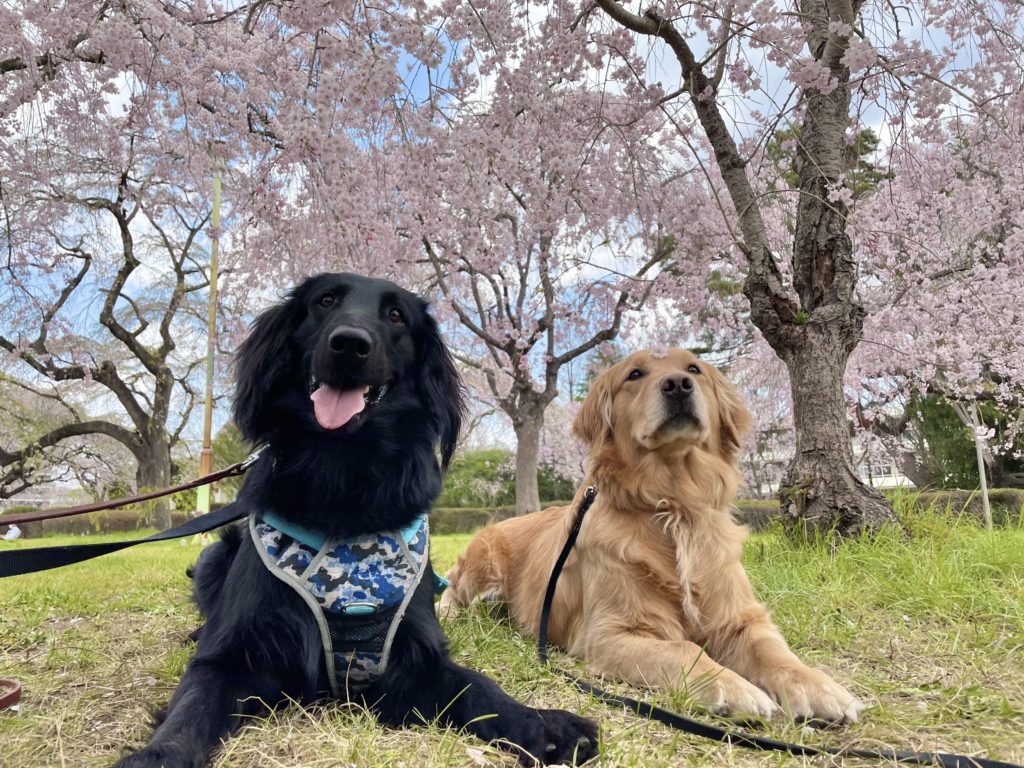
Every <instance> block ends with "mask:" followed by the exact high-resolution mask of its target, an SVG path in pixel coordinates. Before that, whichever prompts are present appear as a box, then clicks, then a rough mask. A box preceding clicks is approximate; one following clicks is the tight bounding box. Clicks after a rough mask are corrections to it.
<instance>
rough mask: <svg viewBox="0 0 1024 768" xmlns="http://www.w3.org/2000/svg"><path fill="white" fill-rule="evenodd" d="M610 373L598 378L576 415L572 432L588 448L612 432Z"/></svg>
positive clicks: (606, 372) (607, 372)
mask: <svg viewBox="0 0 1024 768" xmlns="http://www.w3.org/2000/svg"><path fill="white" fill-rule="evenodd" d="M608 374H609V371H605V372H604V373H603V374H601V375H600V376H598V377H597V379H596V380H595V381H594V383H593V384H591V385H590V391H589V392H587V397H586V398H585V399H584V400H583V405H581V406H580V410H579V413H577V414H576V421H574V422H573V425H572V432H573V434H574V435H576V437H578V438H579V439H580V440H582V441H583V442H584V443H586V444H587V445H588V446H591V445H594V444H596V443H597V442H599V441H600V440H601V439H603V438H604V436H605V435H606V434H608V433H609V432H611V428H612V392H611V385H610V383H609V382H610V381H611V379H610V378H609V376H608Z"/></svg>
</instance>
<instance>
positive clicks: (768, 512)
mask: <svg viewBox="0 0 1024 768" xmlns="http://www.w3.org/2000/svg"><path fill="white" fill-rule="evenodd" d="M889 498H890V500H891V501H892V502H893V503H894V504H895V506H896V508H897V510H898V511H902V512H903V513H904V514H905V513H906V512H908V511H909V512H912V511H924V510H928V509H932V510H934V511H936V512H941V513H945V514H949V515H954V516H956V515H968V516H970V517H974V518H976V519H978V520H979V521H980V520H981V519H982V504H981V494H979V493H978V492H977V491H958V490H952V491H896V492H893V493H892V494H890V496H889ZM989 501H990V502H991V505H992V520H993V522H994V523H995V525H1000V526H1007V525H1009V526H1024V489H1019V488H994V489H992V490H990V491H989ZM570 503H571V501H569V500H564V501H551V502H545V503H544V505H543V506H544V507H545V508H546V507H558V506H565V505H567V504H570ZM218 506H219V505H216V504H215V505H214V508H216V507H218ZM35 511H36V509H35V508H34V507H10V508H9V509H6V510H4V511H3V512H0V533H2V531H4V530H6V528H5V527H4V525H3V519H4V515H5V514H15V513H24V512H35ZM778 514H779V503H778V502H777V501H776V500H774V499H738V500H737V501H736V505H735V512H734V516H735V517H736V519H737V520H738V521H739V522H741V523H744V524H745V525H749V526H750V527H751V528H752V529H753V530H755V531H758V530H761V529H763V528H765V527H766V526H767V525H768V523H769V522H770V521H771V519H772V518H773V517H775V516H776V515H778ZM514 515H515V507H514V506H500V507H435V508H434V510H433V511H432V512H431V515H430V529H431V531H433V532H434V533H441V534H447V533H472V532H473V531H476V530H479V529H480V528H483V527H484V526H485V525H487V524H488V523H493V522H499V521H501V520H505V519H507V518H509V517H512V516H514ZM190 516H191V515H190V513H188V512H178V511H175V512H173V513H172V515H171V520H172V522H173V524H174V525H177V524H178V523H182V522H184V521H185V520H187V519H188V518H189V517H190ZM151 525H152V523H151V521H150V520H149V519H148V518H147V515H146V512H145V511H144V510H141V509H138V508H133V507H126V508H124V509H112V510H108V511H106V512H95V513H93V514H91V515H80V516H78V517H65V518H61V519H59V520H44V521H41V522H38V523H25V524H23V525H21V526H20V527H21V530H22V534H23V535H24V536H25V537H36V536H43V535H46V534H48V533H73V534H86V533H113V532H118V531H134V530H138V529H139V528H144V527H149V526H151Z"/></svg>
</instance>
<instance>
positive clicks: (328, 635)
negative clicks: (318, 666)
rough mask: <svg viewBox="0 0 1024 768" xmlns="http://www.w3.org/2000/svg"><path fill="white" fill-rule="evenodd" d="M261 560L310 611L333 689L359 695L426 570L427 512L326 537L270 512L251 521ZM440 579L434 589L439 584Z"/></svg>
mask: <svg viewBox="0 0 1024 768" xmlns="http://www.w3.org/2000/svg"><path fill="white" fill-rule="evenodd" d="M249 533H250V535H251V536H252V540H253V543H254V544H255V545H256V551H257V552H259V554H260V558H261V559H262V560H263V564H264V565H266V566H267V568H268V569H269V570H270V572H271V573H272V574H274V576H276V577H277V578H279V579H280V580H281V581H283V582H284V583H285V584H287V585H288V586H290V587H291V588H292V589H294V590H295V591H296V592H297V593H298V595H299V596H300V597H301V598H302V599H303V600H304V601H305V603H306V605H308V606H309V608H310V609H311V610H312V611H313V616H314V618H315V619H316V622H317V626H318V627H319V628H320V638H321V640H322V641H323V646H324V661H325V662H326V664H327V679H328V681H329V682H330V685H331V693H333V694H334V696H336V697H338V698H341V697H342V695H343V694H352V693H359V692H360V691H362V690H364V689H366V688H367V687H368V686H369V685H370V684H371V683H372V682H373V681H374V680H376V679H377V678H378V677H380V676H381V675H382V674H383V673H384V670H385V669H387V666H388V657H389V655H390V653H391V644H392V642H393V641H394V638H395V632H396V631H397V629H398V625H399V623H400V622H401V621H402V616H403V615H404V614H405V609H406V608H407V607H408V605H409V601H410V600H411V599H412V596H413V593H414V592H415V591H416V588H417V587H418V586H419V583H420V581H421V580H422V578H423V572H424V571H425V570H426V564H427V562H428V552H429V538H428V526H427V516H426V515H425V514H423V515H420V516H419V517H417V518H416V519H415V520H414V521H413V522H412V523H410V524H409V525H408V526H406V527H405V528H403V529H402V530H399V531H383V532H379V533H367V534H362V535H360V536H355V537H353V538H350V539H325V538H324V537H323V536H322V535H319V534H317V533H316V532H315V531H311V530H309V529H306V528H303V527H301V526H298V525H295V524H293V523H287V522H285V521H283V520H281V518H279V517H277V516H276V515H273V514H271V513H265V514H263V515H259V516H257V515H253V516H250V518H249ZM445 584H446V582H444V580H443V579H439V580H438V581H437V582H436V583H435V587H436V588H438V589H439V591H440V590H443V589H444V586H445Z"/></svg>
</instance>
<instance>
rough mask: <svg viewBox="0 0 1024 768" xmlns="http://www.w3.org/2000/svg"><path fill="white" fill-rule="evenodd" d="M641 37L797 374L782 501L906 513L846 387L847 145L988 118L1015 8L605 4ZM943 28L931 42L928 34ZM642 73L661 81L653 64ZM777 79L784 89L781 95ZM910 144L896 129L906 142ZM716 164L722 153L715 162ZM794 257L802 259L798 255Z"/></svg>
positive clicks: (811, 514) (1004, 89) (803, 509)
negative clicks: (789, 144)
mask: <svg viewBox="0 0 1024 768" xmlns="http://www.w3.org/2000/svg"><path fill="white" fill-rule="evenodd" d="M596 4H597V6H599V7H600V8H601V10H602V11H603V12H604V14H605V15H606V16H605V17H604V18H601V19H597V20H594V22H593V23H594V24H597V25H601V24H606V23H607V19H611V20H612V21H614V22H615V23H616V24H618V25H621V26H622V27H624V28H626V29H629V30H631V31H632V32H634V33H636V35H637V38H636V42H635V46H634V48H633V51H636V50H638V48H640V47H645V46H651V45H653V44H658V45H661V46H665V48H666V49H667V51H668V52H670V54H671V56H672V58H673V59H674V60H675V62H676V63H677V65H678V67H679V72H680V79H681V82H682V88H681V94H680V98H681V99H682V98H685V99H686V104H685V110H682V111H684V113H685V115H687V116H692V118H693V122H692V123H691V124H690V130H693V131H696V132H699V135H700V136H701V137H702V138H703V139H704V140H706V142H707V144H708V145H709V149H710V153H708V155H710V157H709V156H708V155H705V156H704V157H703V158H702V159H704V161H705V162H707V163H710V162H713V164H714V168H715V170H716V171H717V172H718V173H720V175H721V178H722V181H723V183H724V185H725V187H726V189H727V191H728V196H729V198H730V200H731V202H732V207H733V211H732V212H731V213H730V218H731V220H732V222H733V223H734V226H735V227H736V230H737V237H736V239H737V249H738V250H739V252H740V253H741V254H742V257H743V260H744V262H745V268H746V275H745V281H744V293H745V295H746V297H747V299H748V300H749V302H750V308H751V318H752V320H753V322H754V323H755V325H756V326H757V327H758V328H759V329H760V331H761V333H762V334H763V335H764V337H765V339H766V340H767V341H768V343H769V344H770V345H771V346H772V348H773V349H774V350H775V352H776V354H777V355H778V356H779V357H780V358H781V359H782V360H783V361H784V362H785V364H786V367H787V369H788V372H789V376H790V382H791V388H792V394H793V397H792V401H793V421H794V427H795V436H796V452H795V455H794V458H793V461H792V462H791V463H790V466H789V468H788V470H787V473H786V476H785V478H784V480H783V484H782V489H781V492H780V495H781V500H782V503H783V505H784V508H785V509H786V510H787V511H788V512H789V513H790V515H791V516H792V517H793V518H794V519H798V520H800V521H802V522H803V523H804V524H805V525H810V526H813V527H815V528H818V529H822V530H838V531H840V532H844V533H852V532H854V531H857V530H860V529H862V528H864V527H868V528H873V527H876V526H878V525H879V524H881V523H883V522H884V521H887V520H892V519H893V513H892V510H891V509H890V507H889V505H888V504H887V503H886V502H885V500H884V498H883V497H882V496H881V495H880V494H878V493H876V492H874V491H872V490H871V489H868V488H866V487H865V486H864V485H863V484H862V483H861V482H860V480H859V479H858V477H857V474H856V472H855V471H854V466H853V455H852V449H851V443H850V435H849V426H848V419H847V406H846V398H845V397H844V392H843V383H844V374H845V371H846V367H847V361H848V358H849V356H850V354H851V353H852V351H853V350H854V348H855V347H856V346H857V344H858V342H859V341H860V339H861V336H862V332H863V326H864V319H865V315H866V312H867V310H866V308H865V306H864V302H863V300H862V298H861V297H860V296H859V295H858V293H857V286H858V277H859V272H858V263H859V262H860V261H861V260H862V258H863V256H862V254H861V252H859V251H857V250H855V248H854V240H853V238H852V237H851V231H852V226H851V215H852V214H854V213H855V211H853V209H852V203H853V202H854V201H853V191H852V190H851V188H850V186H849V185H847V183H846V181H847V180H846V178H845V176H844V163H843V156H844V148H845V147H846V146H847V143H848V142H849V141H851V137H855V136H856V135H857V133H858V129H859V128H860V127H861V126H862V125H864V123H865V121H866V120H867V119H869V118H870V117H875V119H877V118H878V117H884V118H887V119H888V123H889V125H890V126H896V125H899V124H901V123H902V124H906V122H907V121H908V120H911V119H912V120H914V121H917V122H920V123H922V124H923V125H922V127H921V128H920V129H919V130H918V133H919V134H921V135H925V136H926V135H927V133H928V131H929V130H931V131H933V132H934V131H936V130H938V128H939V126H941V123H942V120H943V119H944V117H945V116H946V115H947V114H948V110H950V109H953V108H956V109H959V110H965V111H968V112H973V113H974V114H975V115H977V116H978V117H979V118H980V117H981V116H983V114H984V111H985V105H986V104H987V103H989V102H990V101H992V100H993V99H1005V98H1006V95H1007V93H1012V92H1018V91H1019V90H1020V87H1021V77H1020V74H1021V73H1020V62H1021V61H1022V57H1021V51H1020V40H1021V34H1020V17H1021V12H1022V11H1021V8H1020V7H1019V6H1017V5H1013V4H1000V3H997V4H993V5H979V4H963V3H958V2H948V3H928V4H916V3H913V4H910V5H909V6H900V7H899V8H896V7H894V6H887V5H885V4H881V3H879V4H872V3H867V2H860V1H857V0H855V1H854V2H851V1H850V0H801V2H798V3H793V4H791V3H787V2H775V0H759V1H757V2H743V3H735V2H693V3H691V2H687V3H683V2H656V3H621V2H618V0H597V1H596ZM926 25H927V26H928V27H929V29H941V31H942V35H943V36H944V37H945V38H946V41H945V42H944V44H941V45H940V44H935V45H932V44H930V42H929V40H928V39H927V38H922V36H921V35H920V34H919V32H920V30H921V29H922V28H923V27H924V26H926ZM637 77H638V78H642V79H643V80H644V82H645V83H648V84H650V85H653V83H650V82H649V80H650V78H649V77H648V72H647V70H646V69H644V70H640V71H638V72H637ZM768 78H772V79H774V80H777V81H778V82H777V83H776V84H775V86H774V87H767V86H766V81H767V79H768ZM780 125H781V126H789V125H792V126H795V127H797V128H798V129H799V141H798V144H797V147H796V150H797V163H796V176H797V178H796V179H795V184H790V183H787V180H786V179H785V178H776V179H775V184H774V187H773V188H764V187H762V186H761V185H760V184H759V183H758V173H755V172H754V171H753V170H752V168H751V165H752V162H753V163H755V164H756V163H757V161H758V158H759V156H760V155H759V152H758V150H759V147H761V146H762V145H763V142H764V140H765V139H766V137H770V135H771V133H772V132H773V131H774V130H775V129H776V128H777V127H778V126H780ZM901 138H902V136H901V135H900V134H899V133H898V132H895V133H894V135H893V136H892V137H891V140H892V141H894V142H898V141H900V140H901ZM712 158H713V159H712ZM782 194H786V195H788V199H789V203H788V204H789V206H790V210H791V212H792V213H791V216H792V221H793V230H794V232H793V237H792V240H791V243H790V245H789V247H788V248H787V249H785V250H784V251H780V250H779V249H777V248H773V247H772V241H771V238H770V236H769V228H768V227H767V226H766V216H765V207H766V205H765V201H766V200H768V199H771V198H772V197H778V196H779V195H782ZM786 251H788V253H787V252H786Z"/></svg>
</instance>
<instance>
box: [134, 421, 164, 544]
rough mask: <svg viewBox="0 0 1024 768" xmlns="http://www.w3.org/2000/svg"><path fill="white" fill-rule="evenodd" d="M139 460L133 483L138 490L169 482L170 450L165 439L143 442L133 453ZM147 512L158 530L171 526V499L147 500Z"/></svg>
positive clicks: (153, 488)
mask: <svg viewBox="0 0 1024 768" xmlns="http://www.w3.org/2000/svg"><path fill="white" fill-rule="evenodd" d="M135 458H136V459H137V460H138V462H139V466H138V469H137V470H136V471H135V484H136V487H137V489H138V492H140V493H141V492H143V491H156V490H160V489H162V488H166V487H168V486H169V485H170V484H171V450H170V447H169V446H168V445H167V441H166V440H160V439H157V440H154V441H152V442H149V443H145V444H143V446H142V448H141V450H139V451H138V452H137V453H136V454H135ZM148 503H149V504H150V505H152V506H150V508H149V510H150V511H149V514H148V515H147V517H150V518H151V519H152V521H153V524H154V525H155V526H156V527H157V528H159V529H160V530H164V529H165V528H170V527H171V501H170V498H169V497H167V496H164V497H163V498H160V499H154V500H153V501H151V502H148Z"/></svg>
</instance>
